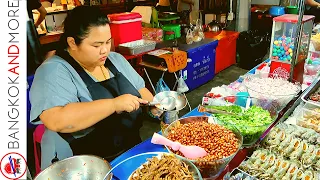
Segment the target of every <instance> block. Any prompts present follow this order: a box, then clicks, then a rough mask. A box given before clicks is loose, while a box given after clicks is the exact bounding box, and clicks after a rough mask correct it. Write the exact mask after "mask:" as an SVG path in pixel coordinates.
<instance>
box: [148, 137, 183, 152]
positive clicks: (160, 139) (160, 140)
mask: <svg viewBox="0 0 320 180" xmlns="http://www.w3.org/2000/svg"><path fill="white" fill-rule="evenodd" d="M151 143H153V144H159V145H165V146H169V147H171V148H172V149H173V150H174V151H177V150H179V149H180V147H181V144H180V143H179V142H173V141H171V140H170V139H167V138H166V137H164V136H161V135H160V134H158V133H154V134H153V136H152V139H151Z"/></svg>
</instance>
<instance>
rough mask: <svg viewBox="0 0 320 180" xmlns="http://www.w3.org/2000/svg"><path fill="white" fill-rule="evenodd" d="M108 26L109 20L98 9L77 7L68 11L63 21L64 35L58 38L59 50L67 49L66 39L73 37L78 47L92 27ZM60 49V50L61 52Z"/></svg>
mask: <svg viewBox="0 0 320 180" xmlns="http://www.w3.org/2000/svg"><path fill="white" fill-rule="evenodd" d="M106 24H109V20H108V18H107V16H106V15H105V14H103V13H102V12H101V11H100V9H99V8H98V7H94V6H78V7H76V8H74V9H73V10H72V11H70V12H69V13H68V15H67V17H66V19H65V20H64V23H63V26H64V33H63V35H62V36H61V38H60V48H62V49H65V48H67V47H68V43H67V37H73V38H74V40H75V43H76V44H77V45H79V44H80V43H81V42H82V40H83V39H85V38H86V36H87V35H88V34H89V30H90V28H92V27H98V26H104V25H106ZM62 49H61V50H62Z"/></svg>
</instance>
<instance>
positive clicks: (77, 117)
mask: <svg viewBox="0 0 320 180" xmlns="http://www.w3.org/2000/svg"><path fill="white" fill-rule="evenodd" d="M140 103H146V102H145V101H144V100H142V99H140V98H138V97H136V96H133V95H130V94H125V95H121V96H119V97H117V98H114V99H101V100H96V101H92V102H77V103H70V104H67V105H65V106H63V107H61V106H60V107H53V108H50V109H48V110H45V111H43V112H42V114H41V115H40V119H41V121H42V122H43V124H44V125H45V126H46V127H47V128H48V129H50V130H52V131H56V132H61V133H72V132H77V131H79V130H83V129H86V128H88V127H91V126H93V125H94V124H96V123H97V122H99V121H101V120H102V119H104V118H106V117H108V116H110V115H111V114H113V113H114V112H117V113H121V112H123V111H126V112H132V111H135V110H137V109H138V108H139V106H140Z"/></svg>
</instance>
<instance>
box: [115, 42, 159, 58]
mask: <svg viewBox="0 0 320 180" xmlns="http://www.w3.org/2000/svg"><path fill="white" fill-rule="evenodd" d="M155 48H156V42H155V41H151V40H145V39H141V40H137V41H132V42H128V43H123V44H119V47H118V51H119V52H120V53H121V54H126V55H137V54H141V53H144V52H148V51H151V50H154V49H155Z"/></svg>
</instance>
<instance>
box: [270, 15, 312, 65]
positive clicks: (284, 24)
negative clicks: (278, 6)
mask: <svg viewBox="0 0 320 180" xmlns="http://www.w3.org/2000/svg"><path fill="white" fill-rule="evenodd" d="M298 18H299V16H298V15H295V14H284V15H282V16H278V17H275V18H273V27H272V36H271V45H270V60H272V61H281V62H285V63H289V64H291V61H292V60H294V62H295V64H297V63H298V62H301V61H303V60H305V59H306V58H307V56H308V49H309V43H310V39H311V33H312V27H313V20H314V16H307V15H304V16H303V20H302V27H301V29H298V25H297V23H298ZM297 31H301V33H300V36H301V38H300V43H299V44H298V47H297V48H298V49H299V51H298V54H297V55H296V59H293V57H294V54H293V53H295V48H296V47H294V40H295V39H296V38H297V37H296V32H297Z"/></svg>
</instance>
